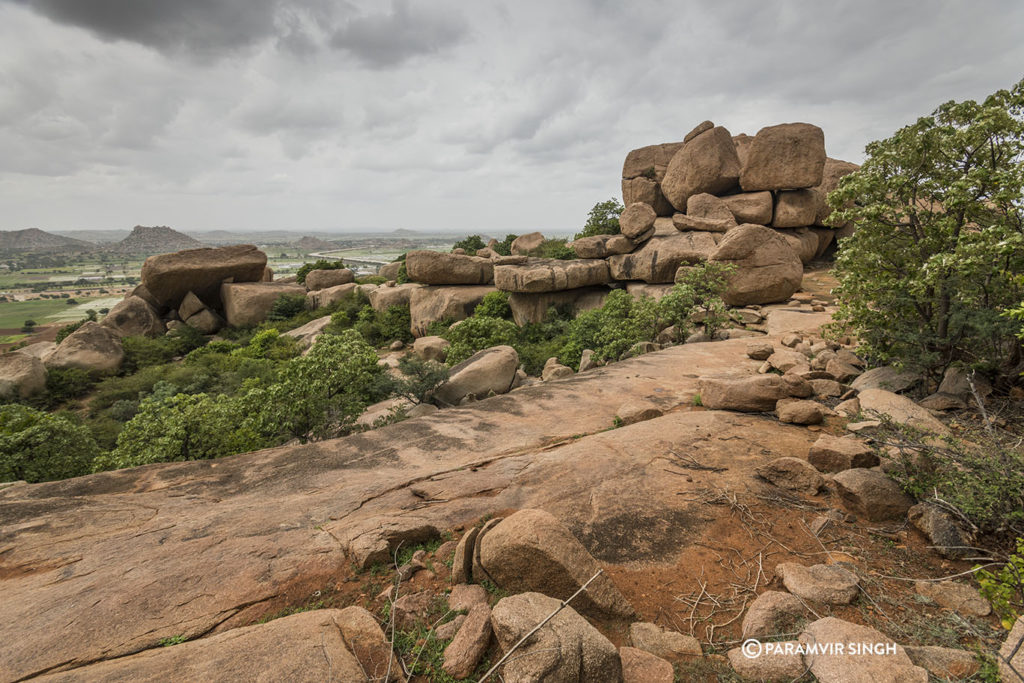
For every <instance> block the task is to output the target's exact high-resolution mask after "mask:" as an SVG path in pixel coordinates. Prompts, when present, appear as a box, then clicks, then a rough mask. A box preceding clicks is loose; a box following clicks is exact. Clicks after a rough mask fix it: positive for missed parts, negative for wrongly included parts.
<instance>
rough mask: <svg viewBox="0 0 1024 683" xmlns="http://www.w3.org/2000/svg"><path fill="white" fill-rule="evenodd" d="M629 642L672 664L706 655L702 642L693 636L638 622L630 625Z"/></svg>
mask: <svg viewBox="0 0 1024 683" xmlns="http://www.w3.org/2000/svg"><path fill="white" fill-rule="evenodd" d="M629 641H630V642H631V643H633V647H636V648H639V649H641V650H645V651H646V652H650V653H651V654H652V655H654V656H656V657H661V658H662V659H667V660H668V661H670V662H684V661H689V660H692V659H694V658H696V657H700V656H702V655H703V654H704V651H703V650H702V649H701V646H700V642H698V641H697V639H696V638H694V637H693V636H685V635H683V634H682V633H677V632H676V631H669V630H667V629H663V628H661V627H660V626H658V625H657V624H651V623H646V622H639V621H638V622H635V623H633V624H631V625H630V627H629Z"/></svg>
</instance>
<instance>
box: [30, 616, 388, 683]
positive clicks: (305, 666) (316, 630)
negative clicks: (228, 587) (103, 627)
mask: <svg viewBox="0 0 1024 683" xmlns="http://www.w3.org/2000/svg"><path fill="white" fill-rule="evenodd" d="M341 616H342V610H335V609H326V610H315V611H312V612H305V613H303V614H294V615H292V616H289V617H283V618H281V619H275V620H274V621H271V622H268V623H266V624H258V625H255V626H248V627H244V628H237V629H233V630H230V631H227V632H224V633H219V634H216V635H213V636H210V637H208V638H201V639H199V640H195V641H191V642H185V643H182V644H180V645H175V646H174V647H158V648H153V649H150V650H146V651H144V652H140V653H138V654H133V655H130V656H127V657H122V658H120V659H112V660H108V661H102V662H97V663H95V664H91V665H89V666H86V667H84V668H81V669H77V670H74V671H68V672H65V673H55V674H50V675H47V676H44V677H43V678H42V679H40V680H46V681H50V682H51V683H58V682H67V683H71V682H72V681H82V680H91V681H160V680H168V679H170V678H174V679H176V680H183V681H184V680H189V681H225V680H275V681H297V682H303V681H308V682H309V683H314V682H317V683H319V682H322V681H334V682H337V683H343V682H344V683H348V682H349V681H366V680H382V678H375V679H368V678H367V673H364V667H363V665H362V662H360V661H359V660H358V659H357V658H356V656H355V655H354V654H353V653H352V651H351V650H349V648H348V645H347V644H346V642H345V641H346V639H345V637H344V635H343V631H342V628H341V627H340V624H339V619H340V618H341ZM377 631H378V632H380V629H379V628H378V629H377ZM381 639H382V640H383V633H381ZM386 666H387V663H386V662H385V669H384V670H382V671H380V673H379V675H380V676H382V677H383V675H384V673H385V672H386V670H387V669H386ZM376 668H377V667H374V669H372V670H376Z"/></svg>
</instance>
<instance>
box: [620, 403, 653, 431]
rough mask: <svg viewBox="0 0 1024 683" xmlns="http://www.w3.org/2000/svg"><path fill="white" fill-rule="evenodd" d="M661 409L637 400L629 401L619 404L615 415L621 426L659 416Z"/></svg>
mask: <svg viewBox="0 0 1024 683" xmlns="http://www.w3.org/2000/svg"><path fill="white" fill-rule="evenodd" d="M663 414H664V413H662V411H661V409H660V408H658V407H657V406H655V405H653V404H651V403H646V402H639V401H629V402H628V403H624V404H622V405H621V406H619V409H618V410H617V411H616V412H615V415H616V417H618V418H619V420H620V422H621V424H622V426H626V425H631V424H636V423H638V422H646V421H647V420H653V419H654V418H656V417H661V416H662V415H663Z"/></svg>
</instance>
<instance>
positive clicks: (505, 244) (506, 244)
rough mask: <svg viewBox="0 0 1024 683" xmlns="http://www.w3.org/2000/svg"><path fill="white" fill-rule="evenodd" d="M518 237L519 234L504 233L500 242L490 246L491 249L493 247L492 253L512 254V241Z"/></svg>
mask: <svg viewBox="0 0 1024 683" xmlns="http://www.w3.org/2000/svg"><path fill="white" fill-rule="evenodd" d="M518 238H519V235H512V234H509V235H505V239H503V240H501V241H500V242H498V243H496V244H495V245H494V246H493V247H492V249H494V253H496V254H501V255H502V256H511V255H512V243H513V242H515V241H516V239H518Z"/></svg>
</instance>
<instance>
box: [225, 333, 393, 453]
mask: <svg viewBox="0 0 1024 683" xmlns="http://www.w3.org/2000/svg"><path fill="white" fill-rule="evenodd" d="M377 361H378V358H377V354H376V352H375V351H374V350H373V347H371V346H370V345H369V344H367V343H366V341H365V340H364V339H363V338H362V337H361V336H360V335H359V333H358V332H356V331H355V330H343V331H342V332H341V333H340V334H337V335H323V336H321V337H320V338H319V339H318V340H317V341H316V343H315V344H314V345H313V347H312V348H311V349H310V351H309V353H308V354H307V355H305V356H299V357H298V358H294V359H292V360H290V361H288V363H287V364H286V365H285V366H284V367H283V368H282V370H281V372H280V375H279V377H278V379H277V381H276V382H272V383H270V384H269V385H265V386H255V387H251V388H250V389H249V391H247V392H246V394H245V396H244V398H243V404H244V405H245V406H246V408H245V412H246V414H247V415H249V418H248V419H247V420H246V424H247V425H248V426H250V427H251V428H252V429H253V430H254V431H255V432H257V433H259V434H260V435H262V436H264V437H266V438H268V439H278V440H287V439H289V438H297V439H299V440H300V441H302V442H303V443H306V442H307V441H310V440H313V439H323V438H330V437H332V436H338V435H341V434H343V433H345V431H346V430H347V429H348V428H349V427H350V426H351V424H352V423H353V422H354V421H355V419H356V418H357V417H358V416H359V415H360V413H362V411H363V410H364V409H365V408H366V406H368V405H370V404H371V403H373V402H374V401H377V400H380V399H381V398H383V396H382V395H381V394H380V391H379V389H377V387H379V377H380V375H381V374H383V372H384V368H383V367H382V366H380V365H378V362H377Z"/></svg>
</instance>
